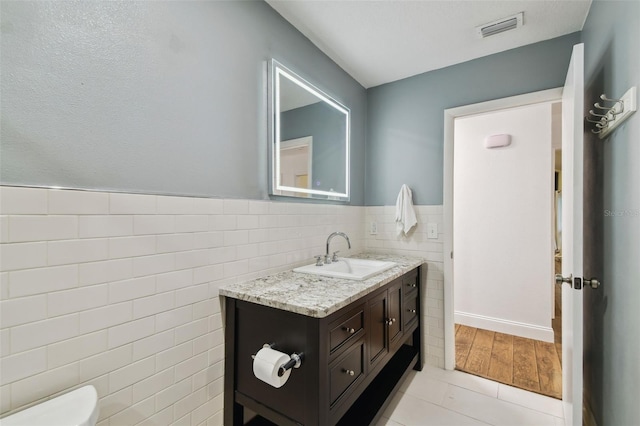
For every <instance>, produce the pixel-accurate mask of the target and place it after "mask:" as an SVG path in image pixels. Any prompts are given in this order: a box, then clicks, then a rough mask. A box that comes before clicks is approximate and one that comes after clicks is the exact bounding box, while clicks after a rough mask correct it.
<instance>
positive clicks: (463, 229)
mask: <svg viewBox="0 0 640 426" xmlns="http://www.w3.org/2000/svg"><path fill="white" fill-rule="evenodd" d="M530 95H534V98H535V97H536V95H537V96H538V98H537V99H533V100H532V99H531V96H530ZM530 95H529V98H528V99H526V100H525V99H524V97H526V96H527V95H523V97H515V98H521V99H519V100H518V101H517V102H516V103H515V105H513V104H510V105H509V104H508V102H507V104H506V105H505V104H504V103H501V101H504V100H498V101H492V102H489V103H484V104H479V105H476V106H475V107H476V108H475V109H474V108H473V107H474V106H467V107H460V108H456V109H455V110H457V111H453V112H452V113H451V117H450V121H449V123H448V124H449V125H447V117H446V113H445V133H447V130H448V131H449V132H451V133H454V132H455V133H456V134H455V135H453V134H450V135H449V138H450V139H449V140H451V141H453V140H454V138H455V141H456V142H455V143H456V144H458V145H456V146H447V144H445V151H447V150H449V152H448V155H449V156H450V157H449V158H450V159H451V161H449V162H447V161H445V176H446V177H445V221H447V220H450V222H449V224H448V225H449V226H448V229H450V230H452V231H453V232H451V234H452V235H451V236H450V240H449V246H448V247H447V242H445V253H448V252H449V251H450V252H451V256H445V361H446V362H445V364H448V365H445V368H448V369H458V370H461V371H464V372H467V373H470V374H474V375H478V376H482V377H485V378H488V379H490V380H494V381H497V382H500V383H505V384H508V385H511V386H515V387H519V388H522V389H525V390H527V391H532V392H536V393H540V394H544V395H547V396H551V397H554V398H557V399H562V359H561V358H562V350H561V342H562V330H561V323H562V320H561V318H562V316H561V315H562V313H561V300H560V297H561V295H560V293H561V292H560V291H558V290H559V288H558V289H556V286H555V285H554V284H553V282H554V280H553V276H554V274H555V273H556V271H557V270H558V268H560V265H561V259H562V254H561V246H560V243H559V234H560V232H561V229H560V228H559V227H558V226H557V225H556V224H557V223H558V221H557V212H558V210H559V209H560V208H561V193H560V192H559V189H560V187H559V184H560V181H561V169H560V167H561V161H556V157H557V155H556V150H558V152H559V149H560V148H561V133H562V132H561V108H560V107H561V104H560V103H559V102H557V100H558V99H559V97H560V96H559V90H552V91H545V92H538V93H537V94H530ZM540 95H542V96H540ZM509 100H510V101H513V99H512V98H510V99H509ZM537 103H540V104H544V108H542V109H536V106H535V104H537ZM531 107H532V108H531ZM465 108H467V110H466V111H464V110H463V109H465ZM469 108H470V109H469ZM511 109H513V110H517V109H520V110H521V111H520V113H521V115H522V117H524V118H523V119H522V120H523V123H524V124H522V125H523V126H525V128H524V130H522V132H524V133H526V134H527V136H530V133H532V132H533V131H534V130H532V129H531V128H529V129H527V128H526V126H527V125H531V126H533V128H535V127H536V126H538V123H536V122H535V118H536V114H537V113H540V112H541V111H542V112H545V113H546V112H548V114H549V116H550V117H548V119H547V121H548V123H545V124H544V125H547V126H548V129H549V131H551V128H552V127H553V133H554V134H553V135H552V136H553V138H552V137H551V136H549V135H548V134H547V133H545V132H546V131H547V128H543V129H542V130H540V131H539V133H538V136H531V138H530V139H529V140H525V138H524V136H523V135H520V136H514V139H513V146H507V147H504V148H502V149H503V151H501V152H499V150H498V149H495V150H494V149H490V148H492V147H491V146H488V145H487V144H485V145H484V146H481V143H482V138H480V137H479V135H484V133H483V132H487V129H488V127H486V126H485V124H486V120H491V119H492V118H491V117H489V116H491V115H492V114H493V113H498V112H502V110H505V111H506V110H511ZM449 111H450V112H451V110H449ZM484 115H486V117H485V116H484ZM496 116H497V115H496ZM528 117H532V118H531V119H529V118H528ZM465 118H473V119H477V120H476V122H475V123H476V124H477V123H480V124H479V126H476V129H477V128H479V129H480V130H479V133H478V134H475V135H474V138H471V141H470V142H469V139H468V134H466V133H465V132H468V129H467V128H465V127H461V126H458V125H457V123H456V120H457V119H465ZM552 118H553V120H552ZM556 118H557V120H556ZM511 119H512V116H508V118H507V120H508V122H509V123H511V122H512V120H511ZM460 121H461V120H460ZM469 121H470V122H473V120H469ZM552 121H553V122H554V126H552V125H551V122H552ZM544 125H541V126H542V127H544ZM494 128H495V130H501V127H500V126H497V127H495V126H494ZM504 128H508V126H504ZM535 131H538V130H535ZM498 133H502V132H498ZM505 133H509V132H505ZM459 134H460V135H464V137H467V139H458V135H459ZM488 134H490V132H489V133H488ZM556 136H557V138H556ZM445 137H447V135H445ZM536 137H537V138H538V140H536ZM542 139H545V140H544V141H542ZM552 139H553V146H551V145H552V143H551V140H552ZM555 139H557V141H556V140H555ZM538 141H539V142H540V143H541V144H544V143H547V144H548V145H546V146H545V147H544V148H542V149H541V148H540V147H538V148H536V149H537V151H535V152H534V151H533V150H530V151H527V149H528V148H526V147H525V145H526V144H529V146H531V145H535V144H536V143H537V142H538ZM468 143H471V144H475V146H474V147H470V148H467V147H466V146H465V147H464V148H463V149H468V151H467V152H466V153H465V152H461V151H460V146H462V145H463V144H468ZM451 145H453V143H452V144H451ZM539 145H540V144H539ZM545 149H546V151H545ZM509 150H510V151H509ZM517 150H520V153H518V152H517ZM465 156H467V157H468V158H467V161H466V162H465V160H464V158H465ZM536 156H538V157H539V158H543V159H542V160H540V161H542V162H538V163H536V164H537V165H533V166H532V165H531V164H530V163H531V162H532V161H534V160H533V158H534V157H535V158H538V157H536ZM446 158H447V154H445V159H446ZM460 158H462V159H463V160H462V161H460V162H458V159H460ZM454 159H455V161H456V164H455V166H454V164H453V163H454V161H453V160H454ZM518 161H520V163H517V162H518ZM535 161H537V160H535ZM476 166H477V167H476ZM447 167H451V168H452V169H453V170H451V169H450V170H449V171H447V170H446V168H447ZM456 167H457V168H458V169H456ZM547 167H548V168H547ZM461 170H462V172H461ZM541 170H542V171H541ZM544 170H546V172H545V171H544ZM534 173H537V175H535V176H534ZM540 173H542V174H544V173H546V177H545V178H542V177H541V175H540ZM484 174H486V175H487V176H488V178H487V179H482V178H481V176H483V175H484ZM447 177H449V179H447ZM527 179H529V180H527ZM541 181H545V182H547V183H548V186H546V189H545V186H544V185H545V184H547V183H545V184H543V185H542V186H541V185H540V182H541ZM454 182H455V184H454ZM460 185H462V186H463V187H461V186H460ZM541 188H542V189H541ZM454 189H455V191H454ZM482 190H485V193H483V194H478V193H479V192H480V191H482ZM509 191H511V192H509ZM518 191H520V194H518ZM522 191H537V192H536V194H537V198H535V197H529V196H524V195H521V194H522ZM527 195H531V194H527ZM462 196H469V197H470V200H471V201H469V200H466V201H465V200H462V199H461V197H462ZM541 198H542V199H544V200H543V201H542V202H541V201H540V200H541ZM447 201H448V202H447ZM513 203H515V204H523V206H517V205H513ZM531 206H537V207H535V208H536V209H537V210H538V211H537V213H536V215H537V216H536V215H534V216H535V217H533V216H532V217H525V215H526V214H527V210H529V211H530V210H531ZM492 208H494V209H493V210H491V209H492ZM456 209H458V210H456ZM541 209H542V210H541ZM487 211H488V214H487V215H485V216H483V219H479V218H478V216H479V215H481V214H482V213H484V212H487ZM541 211H542V216H541ZM545 211H546V213H544V212H545ZM505 212H507V213H505ZM447 213H450V214H447ZM465 214H466V215H468V216H469V217H468V220H466V221H465V219H461V218H460V217H461V215H465ZM545 214H546V215H547V216H546V218H545V217H543V216H544V215H545ZM540 223H544V226H539V225H540ZM482 228H486V229H484V230H483V229H482ZM526 228H530V229H528V230H527V229H526ZM532 230H533V231H532ZM520 231H523V233H522V236H520V237H518V236H516V235H515V234H517V233H518V232H520ZM536 233H537V234H538V235H535V234H536ZM543 233H544V235H540V234H543ZM460 235H462V237H460ZM474 238H475V241H473V239H474ZM501 238H502V239H501ZM535 238H538V240H536V241H534V240H535ZM518 240H519V241H522V244H523V245H526V246H527V247H523V246H522V245H519V244H518V243H517V241H518ZM514 241H515V242H514ZM453 247H455V253H456V256H455V259H456V261H457V263H456V265H455V269H454V265H453V260H452V259H453V251H454V250H453ZM532 250H533V251H532ZM483 256H484V257H483ZM447 257H449V259H447ZM541 257H546V258H545V260H543V261H540V259H541ZM531 264H533V267H531ZM535 265H541V268H539V269H537V268H536V266H535ZM465 268H467V270H465ZM527 268H528V269H527ZM454 276H455V279H456V281H455V287H456V291H455V292H454V289H453V288H454V286H453V277H454ZM493 282H495V283H493ZM470 283H471V284H470ZM492 284H495V285H494V286H492ZM465 286H466V288H465ZM558 287H559V286H558ZM534 292H535V294H534ZM448 296H449V297H448ZM483 298H485V299H486V300H485V299H483ZM518 298H520V300H518ZM460 300H462V302H461V303H458V302H459V301H460ZM518 303H520V305H519V304H518ZM481 305H482V306H481ZM447 308H448V309H447ZM447 311H448V312H447ZM503 314H504V315H503ZM510 315H511V316H510ZM447 337H449V339H447ZM447 341H449V342H450V344H447Z"/></svg>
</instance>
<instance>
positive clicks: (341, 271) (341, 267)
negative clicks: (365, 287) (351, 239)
mask: <svg viewBox="0 0 640 426" xmlns="http://www.w3.org/2000/svg"><path fill="white" fill-rule="evenodd" d="M394 266H396V263H395V262H384V261H381V260H369V259H354V258H340V259H339V260H338V261H337V262H333V263H330V264H328V265H322V266H316V264H315V263H313V264H311V265H307V266H301V267H299V268H295V269H294V270H293V272H302V273H303V274H313V275H323V276H325V277H333V278H346V279H348V280H366V279H368V278H371V277H373V276H374V275H377V274H379V273H380V272H383V271H386V270H387V269H390V268H393V267H394Z"/></svg>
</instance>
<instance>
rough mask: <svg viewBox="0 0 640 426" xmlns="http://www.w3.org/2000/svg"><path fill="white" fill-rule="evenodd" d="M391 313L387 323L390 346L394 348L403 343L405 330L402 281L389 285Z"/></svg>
mask: <svg viewBox="0 0 640 426" xmlns="http://www.w3.org/2000/svg"><path fill="white" fill-rule="evenodd" d="M388 292H389V313H388V317H387V325H388V327H389V346H390V347H392V348H394V347H395V346H396V344H399V343H401V341H402V334H403V331H404V318H403V317H404V313H403V312H402V281H401V280H397V282H396V283H395V284H393V285H392V286H390V287H389V290H388Z"/></svg>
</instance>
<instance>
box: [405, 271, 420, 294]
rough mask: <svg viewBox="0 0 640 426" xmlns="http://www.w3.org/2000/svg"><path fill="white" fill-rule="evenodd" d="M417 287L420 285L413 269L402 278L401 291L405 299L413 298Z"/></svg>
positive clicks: (416, 273)
mask: <svg viewBox="0 0 640 426" xmlns="http://www.w3.org/2000/svg"><path fill="white" fill-rule="evenodd" d="M419 285H420V283H419V282H418V270H417V269H414V270H413V271H411V272H409V273H408V274H407V275H405V276H404V277H402V291H403V293H404V297H405V299H406V298H408V297H413V296H414V295H415V294H416V293H417V292H418V286H419Z"/></svg>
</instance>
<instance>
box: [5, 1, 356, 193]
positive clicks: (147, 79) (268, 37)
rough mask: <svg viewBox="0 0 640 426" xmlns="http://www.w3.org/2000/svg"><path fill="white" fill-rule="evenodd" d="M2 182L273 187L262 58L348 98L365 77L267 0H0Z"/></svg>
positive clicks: (190, 189)
mask: <svg viewBox="0 0 640 426" xmlns="http://www.w3.org/2000/svg"><path fill="white" fill-rule="evenodd" d="M1 8H2V15H1V19H2V40H1V43H2V44H1V55H2V56H1V66H2V75H1V90H2V109H1V112H2V132H1V134H0V141H1V149H2V155H1V159H0V182H1V183H2V184H17V185H44V186H62V187H72V188H90V189H107V190H123V191H134V192H148V193H168V194H181V195H199V196H213V197H233V198H253V199H264V198H267V197H268V195H267V191H268V179H267V110H266V106H267V105H266V102H267V96H266V88H267V83H266V82H267V61H268V60H269V59H270V58H271V57H275V58H277V59H279V60H281V61H283V62H284V63H286V64H288V65H290V66H291V67H292V68H294V69H295V70H296V71H297V72H298V73H299V74H300V75H302V76H304V77H305V78H307V79H308V80H309V81H312V82H313V83H314V84H315V85H316V86H317V87H319V88H320V89H322V90H324V91H326V92H327V93H331V94H332V96H334V97H335V98H336V99H337V100H338V101H340V102H341V103H343V104H344V105H346V106H347V107H348V108H350V110H351V112H352V122H351V125H352V128H351V136H352V147H351V149H352V156H351V159H352V161H351V167H352V174H351V176H352V180H351V194H352V195H351V204H355V205H362V204H363V202H364V144H365V121H366V117H365V115H366V91H365V89H364V88H363V87H362V86H361V85H359V84H358V83H357V82H356V81H355V80H353V79H352V78H351V77H350V76H349V75H348V74H347V73H346V72H344V71H343V70H342V69H341V68H339V67H338V66H337V65H336V64H335V63H334V62H333V61H331V60H330V59H329V58H328V57H327V56H326V55H324V54H323V53H321V52H320V51H319V50H318V49H317V48H316V47H315V46H314V45H313V44H312V43H311V42H310V41H309V40H308V39H307V38H305V37H304V36H302V35H301V34H300V33H299V32H298V31H297V30H296V29H295V28H293V26H291V25H290V24H289V23H288V22H286V21H285V20H284V19H283V18H282V17H281V16H280V15H279V14H277V13H276V12H275V11H274V10H273V9H271V8H270V7H269V6H268V5H267V4H266V3H264V2H263V1H261V0H260V1H207V2H204V1H198V2H171V1H161V2H144V1H138V2H104V1H100V2H49V1H43V2H21V1H17V2H12V1H4V0H3V1H2V4H1Z"/></svg>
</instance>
